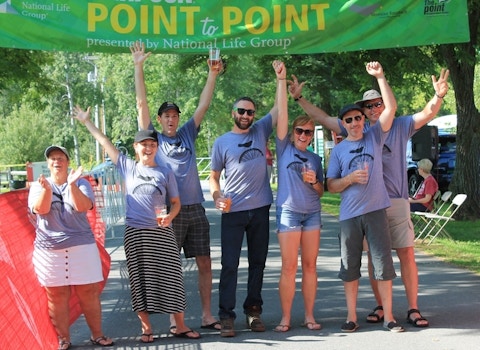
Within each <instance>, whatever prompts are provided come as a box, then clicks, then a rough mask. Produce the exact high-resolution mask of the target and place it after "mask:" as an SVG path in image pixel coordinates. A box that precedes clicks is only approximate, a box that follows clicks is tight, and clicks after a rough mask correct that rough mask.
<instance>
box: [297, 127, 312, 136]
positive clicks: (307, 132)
mask: <svg viewBox="0 0 480 350" xmlns="http://www.w3.org/2000/svg"><path fill="white" fill-rule="evenodd" d="M295 134H297V135H298V136H300V135H302V134H305V136H307V137H310V136H312V135H313V130H310V129H302V128H295Z"/></svg>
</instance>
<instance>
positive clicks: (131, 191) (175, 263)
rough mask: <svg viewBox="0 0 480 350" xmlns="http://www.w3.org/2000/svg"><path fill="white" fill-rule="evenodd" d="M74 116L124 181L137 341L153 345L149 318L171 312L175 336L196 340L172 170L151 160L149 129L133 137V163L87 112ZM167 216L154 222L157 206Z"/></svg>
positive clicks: (153, 147) (77, 110)
mask: <svg viewBox="0 0 480 350" xmlns="http://www.w3.org/2000/svg"><path fill="white" fill-rule="evenodd" d="M74 112H75V118H76V119H78V120H79V121H80V122H81V123H83V124H84V125H85V126H86V127H87V129H88V130H89V131H90V133H91V134H92V135H93V136H94V137H95V139H96V140H97V141H98V142H99V143H100V144H101V145H102V146H103V147H104V148H105V151H106V152H107V154H108V155H109V157H110V159H111V160H112V162H113V163H114V164H115V165H116V167H117V169H118V171H119V172H120V174H121V175H122V176H123V178H124V180H125V192H126V217H125V237H124V245H125V255H126V258H127V269H128V275H129V279H130V289H131V294H132V306H133V310H134V311H135V312H136V313H137V315H138V318H139V319H140V323H141V327H142V335H141V338H140V340H141V341H142V342H144V343H151V342H153V341H154V337H153V330H152V325H151V323H150V318H149V314H152V313H165V314H173V315H174V317H175V322H176V325H177V326H176V331H175V333H173V335H174V336H176V337H181V338H189V339H198V338H200V334H199V333H198V332H196V331H194V330H192V329H190V328H189V327H187V326H186V325H185V322H184V310H185V308H186V297H185V288H184V285H183V276H182V264H181V261H180V255H179V252H178V248H177V243H176V239H175V235H174V232H173V230H172V228H171V222H172V220H173V218H174V217H175V216H176V215H177V214H178V212H179V211H180V205H181V204H180V198H179V195H178V189H177V183H176V180H175V176H174V174H173V172H172V171H171V170H170V169H168V168H166V167H164V166H160V165H158V164H157V163H156V161H155V155H156V153H157V149H158V140H157V136H156V133H155V132H154V131H153V130H141V131H139V132H137V134H136V135H135V140H134V144H133V147H134V149H135V154H136V157H137V161H134V160H132V159H128V158H127V157H126V156H125V155H123V154H122V153H121V152H120V151H119V150H117V149H116V148H115V146H114V145H113V143H112V142H111V141H110V140H109V139H108V138H107V137H106V136H105V135H104V134H103V133H102V132H101V131H100V130H99V129H98V128H97V127H96V126H95V125H94V124H93V123H92V121H91V120H90V108H88V109H87V111H83V110H82V109H81V108H79V107H76V108H75V110H74ZM167 196H168V198H169V205H170V212H169V213H168V214H165V215H162V217H159V218H158V221H157V215H156V208H155V207H160V206H165V205H166V198H167Z"/></svg>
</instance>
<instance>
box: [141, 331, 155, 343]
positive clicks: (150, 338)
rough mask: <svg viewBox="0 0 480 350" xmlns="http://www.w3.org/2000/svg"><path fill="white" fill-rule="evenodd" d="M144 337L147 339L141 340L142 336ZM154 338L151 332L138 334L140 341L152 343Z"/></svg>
mask: <svg viewBox="0 0 480 350" xmlns="http://www.w3.org/2000/svg"><path fill="white" fill-rule="evenodd" d="M144 337H146V339H147V340H143V338H144ZM154 340H155V339H154V338H153V334H152V333H142V335H141V336H140V341H141V342H142V343H153V341H154Z"/></svg>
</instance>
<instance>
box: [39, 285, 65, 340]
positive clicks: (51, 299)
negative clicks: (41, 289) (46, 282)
mask: <svg viewBox="0 0 480 350" xmlns="http://www.w3.org/2000/svg"><path fill="white" fill-rule="evenodd" d="M45 289H46V291H47V298H48V314H49V316H50V319H51V320H52V323H53V326H54V327H55V330H56V331H57V335H58V337H59V338H60V339H63V340H66V341H68V342H69V341H70V327H69V325H70V313H69V310H70V308H69V300H70V286H62V287H46V288H45Z"/></svg>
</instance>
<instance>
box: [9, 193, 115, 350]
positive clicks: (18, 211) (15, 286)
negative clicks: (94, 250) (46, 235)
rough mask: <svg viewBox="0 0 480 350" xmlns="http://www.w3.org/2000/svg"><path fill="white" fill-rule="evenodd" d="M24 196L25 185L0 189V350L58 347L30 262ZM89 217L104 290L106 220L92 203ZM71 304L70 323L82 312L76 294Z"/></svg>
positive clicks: (30, 232)
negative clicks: (100, 264)
mask: <svg viewBox="0 0 480 350" xmlns="http://www.w3.org/2000/svg"><path fill="white" fill-rule="evenodd" d="M27 200H28V189H23V190H16V191H11V192H7V193H3V194H0V208H1V216H0V271H1V282H0V295H1V297H0V349H56V348H57V346H58V341H57V335H56V332H55V329H54V328H53V326H52V323H51V321H50V317H49V316H48V309H47V297H46V294H45V291H44V289H43V288H42V287H41V286H40V284H39V283H38V280H37V277H36V275H35V271H34V268H33V264H32V253H33V241H34V238H35V229H34V226H33V225H32V223H31V222H30V221H31V220H32V219H33V218H32V217H31V215H29V214H28V209H27ZM88 218H89V220H90V225H91V226H92V229H93V231H94V234H95V238H96V240H97V246H98V248H99V252H100V256H101V259H102V271H103V276H104V281H103V283H102V285H101V288H102V290H103V288H104V286H105V283H106V281H107V277H108V273H109V271H110V255H109V254H108V252H107V251H106V250H105V248H104V247H103V245H104V241H105V224H104V223H103V221H102V219H101V216H100V214H99V212H98V211H97V210H96V208H94V210H90V211H89V212H88ZM70 309H71V311H70V324H73V323H74V322H75V320H76V319H77V318H78V317H79V316H80V314H81V309H80V305H79V301H78V298H77V297H76V296H75V295H72V298H71V301H70Z"/></svg>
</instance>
